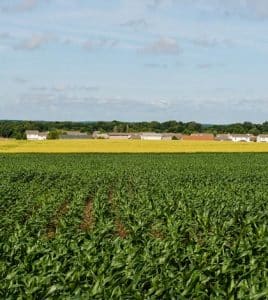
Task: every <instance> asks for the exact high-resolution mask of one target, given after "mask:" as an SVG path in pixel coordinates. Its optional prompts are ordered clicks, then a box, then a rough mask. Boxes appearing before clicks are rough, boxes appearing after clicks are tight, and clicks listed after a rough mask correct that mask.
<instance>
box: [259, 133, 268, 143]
mask: <svg viewBox="0 0 268 300" xmlns="http://www.w3.org/2000/svg"><path fill="white" fill-rule="evenodd" d="M257 142H259V143H268V134H259V135H258V136H257Z"/></svg>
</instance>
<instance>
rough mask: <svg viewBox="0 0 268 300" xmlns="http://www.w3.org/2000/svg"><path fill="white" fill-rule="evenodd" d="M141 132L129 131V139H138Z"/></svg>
mask: <svg viewBox="0 0 268 300" xmlns="http://www.w3.org/2000/svg"><path fill="white" fill-rule="evenodd" d="M141 135H142V133H131V134H130V139H131V140H140V139H141Z"/></svg>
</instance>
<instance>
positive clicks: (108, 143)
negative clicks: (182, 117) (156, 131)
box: [0, 140, 268, 153]
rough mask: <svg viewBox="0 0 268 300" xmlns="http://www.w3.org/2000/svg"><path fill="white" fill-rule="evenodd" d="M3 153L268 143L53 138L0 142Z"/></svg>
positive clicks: (243, 148)
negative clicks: (47, 139)
mask: <svg viewBox="0 0 268 300" xmlns="http://www.w3.org/2000/svg"><path fill="white" fill-rule="evenodd" d="M0 152H1V153H102V152H103V153H107V152H109V153H126V152H128V153H143V152H147V153H158V152H166V153H172V152H183V153H187V152H268V143H234V142H218V141H140V140H70V141H66V140H54V141H52V140H49V141H41V142H40V141H16V140H2V141H0Z"/></svg>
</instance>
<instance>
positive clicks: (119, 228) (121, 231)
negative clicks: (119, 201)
mask: <svg viewBox="0 0 268 300" xmlns="http://www.w3.org/2000/svg"><path fill="white" fill-rule="evenodd" d="M113 194H114V193H113V189H112V188H110V189H109V192H108V201H109V204H110V206H111V209H112V212H113V214H114V216H115V221H114V225H115V232H116V235H117V236H119V237H120V238H122V239H125V238H126V237H127V236H128V231H127V230H126V228H125V226H124V224H123V223H122V221H121V219H120V214H119V210H118V208H117V205H116V203H115V201H114V195H113Z"/></svg>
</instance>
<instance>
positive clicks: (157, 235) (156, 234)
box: [151, 230, 164, 240]
mask: <svg viewBox="0 0 268 300" xmlns="http://www.w3.org/2000/svg"><path fill="white" fill-rule="evenodd" d="M151 235H152V236H153V237H154V238H156V239H159V240H163V239H164V234H163V232H161V231H160V230H152V231H151Z"/></svg>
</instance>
